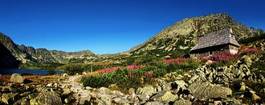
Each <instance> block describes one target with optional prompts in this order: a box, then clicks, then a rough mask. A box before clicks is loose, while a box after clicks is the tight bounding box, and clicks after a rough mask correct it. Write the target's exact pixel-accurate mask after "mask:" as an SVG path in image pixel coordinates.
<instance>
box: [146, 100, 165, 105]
mask: <svg viewBox="0 0 265 105" xmlns="http://www.w3.org/2000/svg"><path fill="white" fill-rule="evenodd" d="M145 105H164V104H163V103H161V102H159V101H153V102H147V103H145Z"/></svg>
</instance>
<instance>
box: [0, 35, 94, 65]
mask: <svg viewBox="0 0 265 105" xmlns="http://www.w3.org/2000/svg"><path fill="white" fill-rule="evenodd" d="M0 43H2V44H3V45H4V46H5V47H6V48H7V49H8V50H9V51H10V52H11V53H12V55H14V56H15V57H16V58H17V59H18V60H19V61H21V62H22V63H30V62H35V63H69V62H70V61H71V60H73V59H84V58H86V59H88V60H89V59H90V60H91V59H94V58H95V57H96V54H94V53H92V52H91V51H89V50H85V51H79V52H64V51H57V50H47V49H45V48H38V49H36V48H33V47H30V46H25V45H18V44H15V43H14V42H13V41H12V40H11V38H9V37H8V36H6V35H4V34H3V33H0Z"/></svg>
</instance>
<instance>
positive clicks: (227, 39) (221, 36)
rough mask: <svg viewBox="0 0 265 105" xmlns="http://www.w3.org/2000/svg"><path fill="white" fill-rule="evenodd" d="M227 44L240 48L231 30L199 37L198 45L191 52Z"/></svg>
mask: <svg viewBox="0 0 265 105" xmlns="http://www.w3.org/2000/svg"><path fill="white" fill-rule="evenodd" d="M225 44H232V45H235V46H238V47H239V46H240V44H239V43H238V42H237V41H236V39H235V37H234V35H233V32H232V30H231V29H223V30H219V31H216V32H212V33H209V34H206V35H204V36H202V37H199V40H198V43H197V44H196V45H195V46H194V47H193V48H192V49H191V51H194V50H199V49H203V48H208V47H214V46H218V45H225Z"/></svg>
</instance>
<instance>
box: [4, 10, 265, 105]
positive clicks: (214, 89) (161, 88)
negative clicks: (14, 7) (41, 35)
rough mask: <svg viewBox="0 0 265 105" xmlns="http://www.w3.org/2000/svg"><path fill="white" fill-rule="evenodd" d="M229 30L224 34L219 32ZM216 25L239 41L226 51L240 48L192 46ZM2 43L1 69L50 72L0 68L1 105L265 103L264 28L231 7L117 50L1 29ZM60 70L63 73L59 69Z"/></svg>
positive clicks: (177, 25)
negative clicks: (30, 38) (25, 41)
mask: <svg viewBox="0 0 265 105" xmlns="http://www.w3.org/2000/svg"><path fill="white" fill-rule="evenodd" d="M228 29H229V30H230V31H227V33H226V31H225V32H223V31H220V30H228ZM218 32H219V34H220V33H221V35H226V34H227V35H229V36H227V37H228V38H229V39H225V38H226V37H225V38H224V39H225V40H228V43H225V44H234V43H230V41H231V39H232V38H234V39H233V41H236V43H238V44H239V45H237V46H236V48H234V47H232V48H230V46H228V47H229V51H230V50H231V49H232V50H235V49H236V50H237V52H236V53H235V54H231V53H229V52H226V51H224V50H223V49H221V50H220V51H219V50H218V51H216V52H214V53H213V52H207V51H206V53H205V52H204V54H202V53H198V54H197V55H196V54H191V53H190V51H191V49H192V48H194V47H195V46H198V43H199V41H200V40H198V38H202V37H203V36H204V35H209V34H212V33H214V34H213V35H217V34H218ZM223 33H226V34H223ZM232 35H233V36H232ZM216 39H218V38H216ZM206 42H207V41H206ZM208 42H212V43H214V44H212V43H210V44H209V45H208V46H210V45H211V44H212V45H215V46H220V45H217V44H215V42H214V41H208ZM215 46H214V47H215ZM210 47H213V46H210ZM237 47H238V48H237ZM0 48H1V51H0V56H1V58H0V64H2V65H0V69H1V70H4V68H19V69H33V70H38V69H42V70H47V71H48V72H47V73H45V74H34V75H32V74H30V73H29V74H28V73H20V74H17V73H18V72H13V73H9V74H7V75H6V74H5V75H4V74H2V75H0V97H1V99H0V104H4V105H8V104H14V105H54V104H58V105H63V104H64V105H91V104H92V105H94V104H95V105H164V104H166V105H204V104H206V105H223V104H224V105H242V104H264V102H265V100H264V98H265V95H264V94H265V77H264V76H265V69H264V63H265V32H264V31H263V30H261V29H255V28H250V27H248V26H246V25H243V24H241V23H239V22H238V21H236V20H234V19H233V18H232V17H231V16H229V15H227V14H222V13H221V14H210V15H207V16H198V17H192V18H186V19H183V20H182V21H179V22H176V23H175V24H173V25H172V26H169V27H167V28H165V29H163V30H162V31H161V32H159V33H158V34H156V35H154V36H153V37H152V38H150V39H149V40H147V41H146V42H145V43H143V44H139V45H138V46H136V47H134V48H131V49H130V50H129V51H127V52H122V53H117V54H105V55H98V54H95V53H93V52H91V51H90V50H84V51H79V52H65V51H57V50H48V49H45V48H33V47H30V46H26V45H18V44H16V43H15V42H13V41H12V39H11V38H9V37H8V36H7V35H5V34H4V33H1V34H0ZM2 48H3V50H2ZM206 48H207V47H206ZM2 51H3V52H2ZM194 55H195V56H194ZM5 70H7V69H5ZM57 70H61V71H63V72H64V73H61V72H60V73H58V74H57V73H56V72H57Z"/></svg>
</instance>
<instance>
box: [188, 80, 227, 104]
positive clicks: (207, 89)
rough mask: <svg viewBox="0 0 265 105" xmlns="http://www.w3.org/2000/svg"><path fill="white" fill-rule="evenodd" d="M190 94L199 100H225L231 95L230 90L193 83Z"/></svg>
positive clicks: (209, 84) (208, 84)
mask: <svg viewBox="0 0 265 105" xmlns="http://www.w3.org/2000/svg"><path fill="white" fill-rule="evenodd" d="M189 90H190V91H191V94H192V95H193V96H194V97H195V98H197V99H200V100H204V99H211V98H226V97H227V96H229V95H232V90H231V89H230V88H228V87H223V86H220V85H214V84H211V83H210V82H195V83H193V84H191V85H190V87H189Z"/></svg>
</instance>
